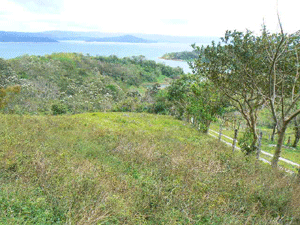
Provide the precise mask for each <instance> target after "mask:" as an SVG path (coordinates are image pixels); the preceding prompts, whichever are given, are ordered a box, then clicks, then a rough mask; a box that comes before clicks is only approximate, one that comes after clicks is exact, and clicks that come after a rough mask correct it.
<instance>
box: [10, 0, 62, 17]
mask: <svg viewBox="0 0 300 225" xmlns="http://www.w3.org/2000/svg"><path fill="white" fill-rule="evenodd" d="M11 2H14V3H17V4H19V5H21V6H23V7H24V8H25V9H26V10H28V11H30V12H36V13H54V14H57V13H60V12H61V11H62V9H63V6H64V4H63V3H64V2H63V1H62V0H11Z"/></svg>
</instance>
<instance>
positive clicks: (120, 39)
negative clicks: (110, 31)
mask: <svg viewBox="0 0 300 225" xmlns="http://www.w3.org/2000/svg"><path fill="white" fill-rule="evenodd" d="M87 42H127V43H155V42H156V41H151V40H147V39H144V38H138V37H135V36H132V35H123V36H119V37H103V38H92V39H89V40H87Z"/></svg>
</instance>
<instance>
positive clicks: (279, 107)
mask: <svg viewBox="0 0 300 225" xmlns="http://www.w3.org/2000/svg"><path fill="white" fill-rule="evenodd" d="M262 42H263V44H264V46H265V52H266V53H267V56H266V62H267V64H268V68H269V69H268V70H269V71H268V73H267V74H266V76H265V81H266V83H267V87H268V88H266V89H263V95H264V97H265V98H266V99H267V100H268V103H269V107H270V110H271V112H272V116H273V120H274V123H275V124H276V127H277V133H278V140H277V145H276V148H275V153H274V157H273V160H272V166H273V167H274V168H276V167H277V164H278V160H279V157H280V154H281V148H282V144H283V141H284V135H285V132H286V129H287V127H288V125H289V124H290V122H291V121H293V120H294V119H295V118H296V116H297V115H299V114H300V108H299V106H298V105H299V104H298V103H299V100H300V90H299V85H300V76H299V55H300V32H297V33H295V34H285V33H284V32H283V30H282V29H281V33H278V34H269V33H268V32H267V31H266V29H264V30H263V33H262Z"/></svg>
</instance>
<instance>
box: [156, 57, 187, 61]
mask: <svg viewBox="0 0 300 225" xmlns="http://www.w3.org/2000/svg"><path fill="white" fill-rule="evenodd" d="M158 58H159V59H164V60H170V61H177V62H187V61H185V60H182V59H166V58H163V57H158Z"/></svg>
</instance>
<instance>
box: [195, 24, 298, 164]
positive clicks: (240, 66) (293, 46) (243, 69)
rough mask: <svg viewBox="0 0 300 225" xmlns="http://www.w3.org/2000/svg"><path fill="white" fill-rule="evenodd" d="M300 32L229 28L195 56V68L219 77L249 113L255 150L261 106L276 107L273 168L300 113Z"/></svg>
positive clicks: (222, 89) (234, 102) (228, 93)
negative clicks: (289, 128)
mask: <svg viewBox="0 0 300 225" xmlns="http://www.w3.org/2000/svg"><path fill="white" fill-rule="evenodd" d="M299 34H300V32H298V33H295V34H290V35H288V34H284V33H283V30H282V29H281V33H278V34H270V33H268V32H267V30H266V28H265V27H263V31H262V34H261V36H254V35H253V34H252V33H251V32H250V31H247V32H246V33H245V34H244V33H242V32H237V31H234V32H231V31H227V32H226V35H225V37H224V38H222V39H221V40H222V43H219V44H218V45H217V46H216V45H215V44H214V43H213V44H212V46H208V47H206V48H202V49H201V53H202V54H200V55H199V59H198V60H196V62H195V70H196V71H197V72H198V73H199V74H201V75H202V76H203V77H204V78H206V79H208V80H210V81H211V82H213V83H214V85H215V86H216V87H217V88H218V90H219V91H220V92H222V93H223V94H224V95H225V96H226V97H227V98H228V99H229V100H230V101H231V104H232V105H234V106H235V107H236V109H237V110H238V111H239V112H240V113H241V114H242V115H243V117H244V119H245V120H246V122H247V124H248V127H249V128H250V130H251V132H252V135H253V142H252V149H253V150H254V149H255V148H256V142H257V129H256V123H257V118H258V111H259V109H260V108H261V107H262V106H268V107H269V108H270V111H271V112H272V116H273V119H274V123H275V125H276V126H275V127H276V128H277V133H278V140H277V145H276V149H275V153H274V157H273V160H272V166H273V168H276V167H277V163H278V159H279V157H280V154H281V148H282V144H283V140H284V134H285V131H286V129H287V126H288V125H289V123H290V122H291V121H292V120H293V119H294V118H295V117H296V116H297V115H299V114H300V109H299V107H298V104H297V103H298V102H299V100H300V90H299V84H300V78H299V54H300V52H299V51H300V48H299V47H300V35H299ZM198 49H200V48H199V47H198Z"/></svg>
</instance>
